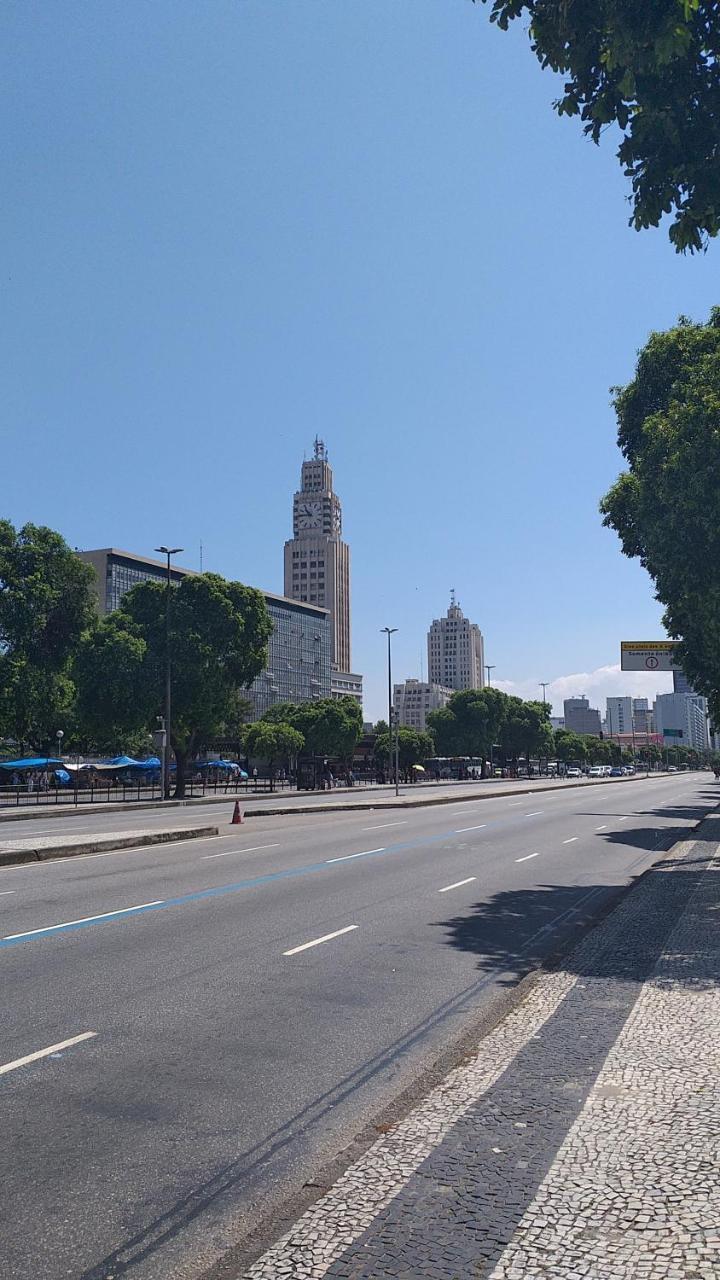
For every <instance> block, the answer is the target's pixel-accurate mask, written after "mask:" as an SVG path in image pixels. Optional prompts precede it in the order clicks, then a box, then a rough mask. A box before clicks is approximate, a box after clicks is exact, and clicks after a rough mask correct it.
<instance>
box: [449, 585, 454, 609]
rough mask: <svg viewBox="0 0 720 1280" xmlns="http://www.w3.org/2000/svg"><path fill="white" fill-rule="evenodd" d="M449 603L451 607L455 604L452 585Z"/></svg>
mask: <svg viewBox="0 0 720 1280" xmlns="http://www.w3.org/2000/svg"><path fill="white" fill-rule="evenodd" d="M450 605H451V607H454V605H455V588H454V587H451V588H450Z"/></svg>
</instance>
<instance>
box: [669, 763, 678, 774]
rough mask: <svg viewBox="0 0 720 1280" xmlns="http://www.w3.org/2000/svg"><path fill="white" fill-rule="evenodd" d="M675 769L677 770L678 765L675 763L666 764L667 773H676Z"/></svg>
mask: <svg viewBox="0 0 720 1280" xmlns="http://www.w3.org/2000/svg"><path fill="white" fill-rule="evenodd" d="M677 771H678V767H677V765H676V764H669V765H668V773H677Z"/></svg>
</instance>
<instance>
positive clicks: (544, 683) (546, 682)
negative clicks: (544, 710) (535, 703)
mask: <svg viewBox="0 0 720 1280" xmlns="http://www.w3.org/2000/svg"><path fill="white" fill-rule="evenodd" d="M549 684H550V681H549V680H541V681H540V688H541V689H542V691H543V707H546V706H547V698H546V696H545V690H546V689H547V687H548V685H549Z"/></svg>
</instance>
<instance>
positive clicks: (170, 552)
mask: <svg viewBox="0 0 720 1280" xmlns="http://www.w3.org/2000/svg"><path fill="white" fill-rule="evenodd" d="M155 550H156V551H159V552H161V553H162V555H164V556H167V581H166V585H165V757H164V760H163V780H162V781H163V788H162V789H163V794H162V798H163V800H169V799H170V704H171V700H172V689H171V685H172V679H171V672H170V590H171V587H172V578H171V574H170V557H171V556H175V555H177V554H178V552H180V551H183V550H184V547H156V548H155Z"/></svg>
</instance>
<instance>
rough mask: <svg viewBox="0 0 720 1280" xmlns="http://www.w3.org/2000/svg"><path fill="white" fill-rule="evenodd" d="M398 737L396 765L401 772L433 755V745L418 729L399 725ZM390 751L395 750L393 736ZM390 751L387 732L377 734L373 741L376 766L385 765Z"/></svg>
mask: <svg viewBox="0 0 720 1280" xmlns="http://www.w3.org/2000/svg"><path fill="white" fill-rule="evenodd" d="M397 737H398V763H399V765H400V768H401V769H402V770H403V772H407V771H408V770H409V769H411V768H412V766H413V765H414V764H422V762H423V760H429V759H430V758H431V757H432V756H433V755H434V754H435V743H434V742H433V739H432V736H431V735H430V734H429V733H422V732H421V731H420V730H419V729H411V728H409V727H408V726H407V725H400V726H399V728H398V731H397ZM392 749H393V751H394V750H395V735H394V734H393V742H392ZM389 750H390V734H389V733H388V732H387V730H386V731H385V732H384V733H380V734H378V736H377V738H376V739H375V759H376V760H377V762H378V764H383V765H384V764H386V763H387V760H388V753H389Z"/></svg>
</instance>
